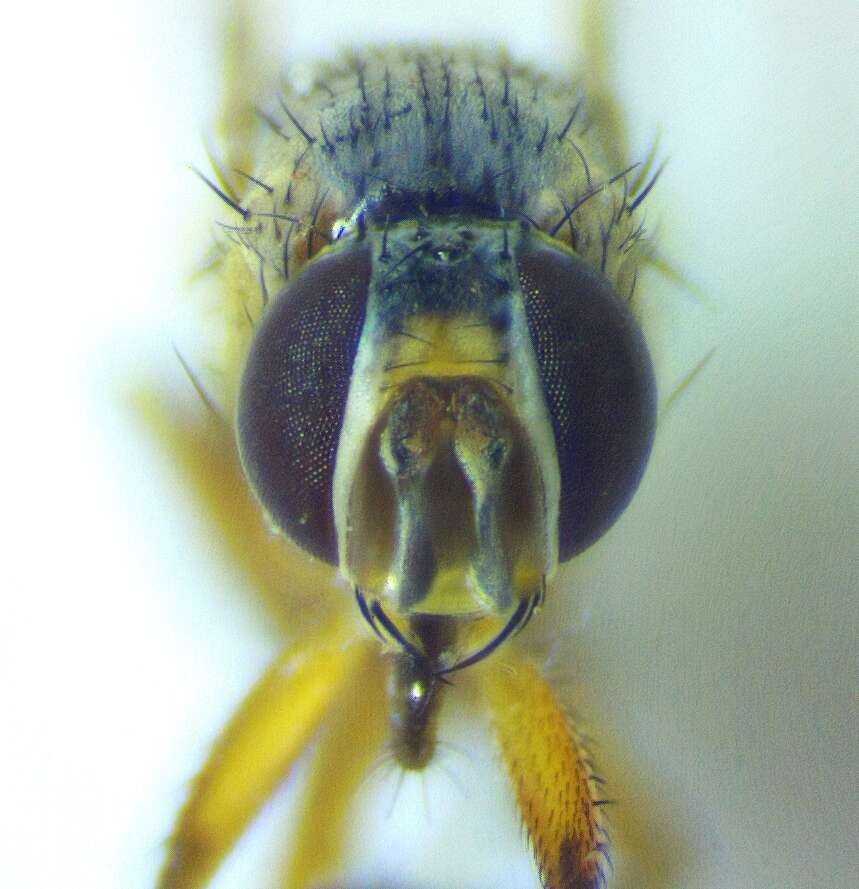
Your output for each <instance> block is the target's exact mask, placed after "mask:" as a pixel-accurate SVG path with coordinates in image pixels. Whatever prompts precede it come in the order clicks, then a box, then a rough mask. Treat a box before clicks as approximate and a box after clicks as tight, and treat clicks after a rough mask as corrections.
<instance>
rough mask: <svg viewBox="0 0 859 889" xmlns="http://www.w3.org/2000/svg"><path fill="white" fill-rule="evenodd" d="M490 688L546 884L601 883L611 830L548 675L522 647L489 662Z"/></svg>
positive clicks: (568, 887) (554, 888) (553, 888)
mask: <svg viewBox="0 0 859 889" xmlns="http://www.w3.org/2000/svg"><path fill="white" fill-rule="evenodd" d="M483 686H484V690H485V694H486V698H487V701H488V704H489V709H490V712H491V715H492V724H493V727H494V729H495V734H496V736H497V738H498V742H499V745H500V747H501V755H502V758H503V760H504V763H505V765H506V767H507V772H508V774H509V776H510V779H511V781H512V783H513V787H514V790H515V793H516V800H517V803H518V805H519V811H520V813H521V815H522V821H523V823H524V825H525V828H526V830H527V831H528V836H529V837H530V840H531V845H532V847H533V850H534V857H535V859H536V862H537V866H538V868H539V870H540V877H541V879H542V881H543V885H544V886H545V887H546V889H597V887H600V886H602V885H603V883H604V878H605V865H606V863H607V860H608V855H607V853H608V836H607V832H606V829H605V825H604V823H603V817H602V814H601V811H600V804H601V802H603V801H602V800H600V799H599V797H598V789H597V787H598V786H597V783H596V782H595V780H594V778H593V775H592V772H591V769H590V766H589V764H588V759H587V755H586V753H585V751H584V750H583V749H582V744H581V741H580V739H579V735H578V733H577V732H576V729H575V727H574V726H573V724H572V723H571V721H570V719H569V717H568V716H567V714H566V713H565V712H564V709H563V707H562V706H561V705H560V703H559V702H558V699H557V698H556V697H555V694H554V692H553V691H552V689H551V688H550V687H549V685H548V683H547V682H546V680H545V678H544V677H543V674H542V673H541V672H540V671H539V670H538V669H537V667H536V666H535V665H534V664H533V663H531V662H530V661H529V660H526V659H524V658H522V657H520V656H517V655H516V653H515V652H513V651H508V652H507V654H506V656H505V657H497V659H493V660H491V661H489V662H487V664H486V667H485V668H484V670H483Z"/></svg>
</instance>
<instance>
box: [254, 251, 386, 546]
mask: <svg viewBox="0 0 859 889" xmlns="http://www.w3.org/2000/svg"><path fill="white" fill-rule="evenodd" d="M370 270H371V264H370V257H369V253H368V251H367V250H366V249H364V248H363V247H361V246H358V247H353V248H351V249H347V250H345V251H343V252H339V253H332V254H331V255H330V256H321V257H319V258H318V259H316V260H314V261H313V262H312V263H311V264H310V265H309V266H308V267H307V268H306V269H305V270H304V272H303V273H302V274H301V275H300V276H299V277H298V279H297V280H296V281H295V282H294V283H293V284H291V285H290V286H289V287H287V288H286V290H284V291H283V292H282V293H281V294H279V295H278V297H277V298H276V299H275V301H274V303H273V305H272V306H271V307H270V308H269V310H268V311H267V312H266V313H265V316H264V318H263V320H262V323H261V324H260V328H259V330H258V331H257V332H256V335H255V337H254V341H253V345H252V347H251V352H250V355H249V356H248V360H247V364H246V366H245V371H244V376H243V378H242V388H241V394H240V398H239V416H238V430H239V446H240V450H241V455H242V463H243V465H244V468H245V472H246V473H247V474H248V477H249V478H250V480H251V482H252V484H253V487H254V490H255V491H256V494H257V497H259V499H260V500H261V501H262V504H263V506H264V507H265V509H266V510H267V512H268V514H269V516H270V517H271V519H272V520H273V521H274V523H275V525H276V526H277V527H278V529H279V530H281V531H282V532H283V533H284V534H286V535H287V536H288V537H290V538H291V539H292V540H294V541H295V542H296V543H297V544H299V545H300V546H302V547H304V548H305V549H306V550H308V551H309V552H311V553H313V555H315V556H318V557H319V558H321V559H324V560H325V561H326V562H329V563H331V564H336V563H337V534H336V531H335V528H334V513H333V505H332V504H333V492H332V488H333V482H334V463H335V458H336V455H337V444H338V441H339V438H340V429H341V427H342V424H343V414H344V410H345V407H346V398H347V395H348V393H349V381H350V378H351V375H352V365H353V363H354V360H355V354H356V352H357V349H358V340H359V338H360V336H361V329H362V327H363V324H364V317H365V312H366V306H367V293H368V288H369V282H370Z"/></svg>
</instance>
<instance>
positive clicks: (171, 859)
mask: <svg viewBox="0 0 859 889" xmlns="http://www.w3.org/2000/svg"><path fill="white" fill-rule="evenodd" d="M350 628H351V621H350V620H344V619H335V620H334V621H333V622H332V623H331V624H330V625H329V626H328V628H327V629H326V630H324V631H322V632H319V633H316V634H314V635H312V636H310V637H308V640H307V641H305V642H302V643H299V644H298V645H295V646H292V647H290V648H288V649H287V650H286V651H285V652H284V653H283V654H282V655H281V656H280V657H279V658H278V659H277V660H276V661H275V662H274V664H272V666H271V667H270V668H269V670H268V672H267V673H266V674H265V675H264V676H263V678H262V679H261V680H260V682H259V683H258V684H257V686H256V688H254V690H253V691H252V692H251V694H250V695H249V696H248V698H247V699H246V700H245V702H244V704H242V706H241V707H240V709H239V711H238V713H237V714H236V715H235V717H234V718H233V721H232V722H231V723H230V725H229V726H228V727H227V729H226V731H225V732H224V734H223V735H222V736H221V738H220V739H219V740H218V742H217V743H216V744H215V747H214V749H213V751H212V754H211V756H210V758H209V762H208V763H207V764H206V766H205V767H204V768H203V771H202V772H201V773H200V774H199V775H198V776H197V778H196V780H195V782H194V785H193V787H192V790H191V794H190V797H189V799H188V801H187V803H186V804H185V808H184V810H183V811H182V814H181V815H180V817H179V823H178V825H177V826H176V829H175V831H174V833H173V836H172V837H171V839H170V849H169V854H168V858H167V863H166V864H165V866H164V870H163V871H162V873H161V878H160V881H159V884H158V885H159V889H200V887H202V886H204V885H205V884H206V883H207V882H208V880H209V879H210V877H211V876H212V874H213V873H214V872H215V870H216V868H217V866H218V865H219V864H220V862H221V860H222V859H223V858H224V856H225V855H226V854H227V853H228V852H229V851H230V849H231V848H232V847H233V844H234V843H235V841H236V840H237V839H238V838H239V836H240V835H241V834H242V832H243V831H244V830H245V828H246V827H247V826H248V824H249V822H250V821H251V819H252V818H253V817H254V815H256V813H257V811H258V810H259V808H260V806H262V804H263V803H264V802H265V801H266V799H268V797H269V796H270V795H271V793H272V792H273V791H274V789H275V788H276V787H277V785H278V784H279V783H280V782H281V781H282V780H283V779H284V778H285V777H286V775H287V774H288V773H289V770H290V769H291V768H292V766H293V765H294V763H295V761H296V759H297V758H298V757H299V756H300V755H301V754H302V752H303V751H304V750H305V748H306V747H307V745H308V743H310V741H311V739H312V738H313V735H314V734H315V732H316V731H317V729H318V728H319V726H320V724H321V723H322V722H323V720H324V719H325V717H326V715H327V714H328V712H329V710H331V709H332V706H333V705H335V702H337V701H338V700H341V699H342V697H343V696H344V690H345V689H346V688H347V687H348V686H349V684H350V682H351V681H357V682H359V683H361V684H363V683H364V681H365V677H369V676H370V675H371V674H370V671H371V666H372V665H373V663H374V661H376V660H378V653H377V650H376V649H377V646H376V643H375V642H373V641H371V640H367V641H359V642H352V643H351V644H347V640H348V639H349V637H350V635H351V633H350ZM346 706H348V704H347V705H346ZM380 722H381V721H380ZM356 746H360V745H356Z"/></svg>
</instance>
